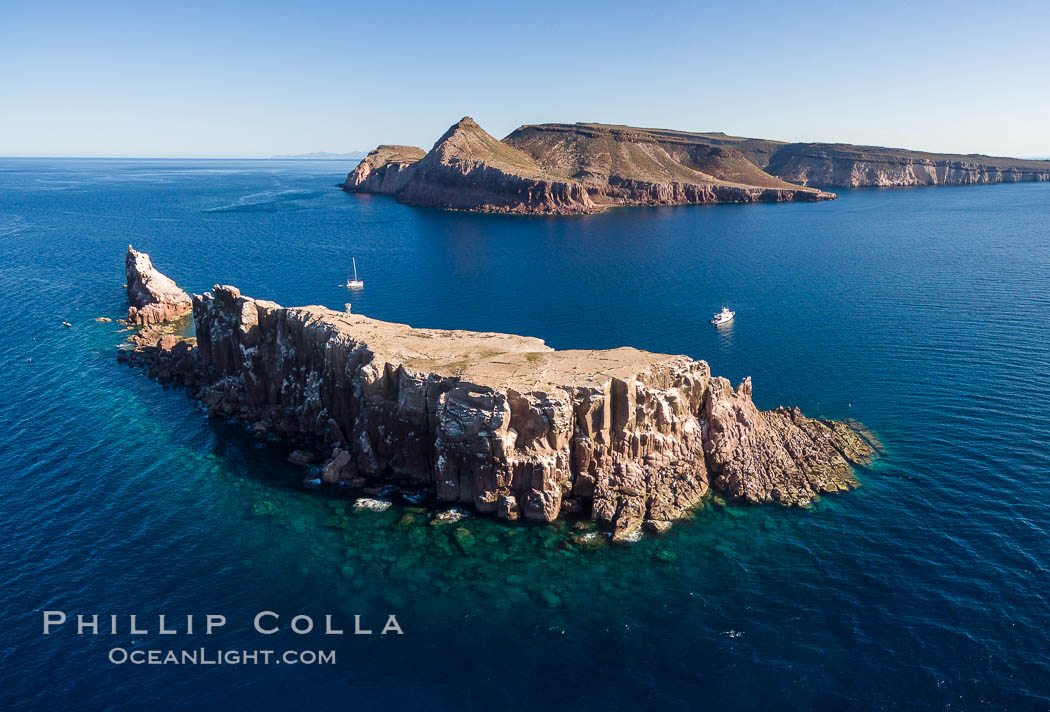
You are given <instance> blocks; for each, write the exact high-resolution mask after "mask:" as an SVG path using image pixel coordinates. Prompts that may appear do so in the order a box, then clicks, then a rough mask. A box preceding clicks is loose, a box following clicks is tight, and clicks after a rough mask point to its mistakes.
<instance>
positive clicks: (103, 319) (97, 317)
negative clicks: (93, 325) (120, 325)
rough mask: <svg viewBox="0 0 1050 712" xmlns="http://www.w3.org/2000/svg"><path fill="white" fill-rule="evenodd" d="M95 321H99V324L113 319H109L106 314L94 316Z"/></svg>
mask: <svg viewBox="0 0 1050 712" xmlns="http://www.w3.org/2000/svg"><path fill="white" fill-rule="evenodd" d="M95 321H97V322H99V323H100V324H104V323H106V322H110V321H113V320H112V319H110V318H109V317H108V316H96V317H95Z"/></svg>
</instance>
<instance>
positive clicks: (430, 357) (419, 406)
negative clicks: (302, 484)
mask: <svg viewBox="0 0 1050 712" xmlns="http://www.w3.org/2000/svg"><path fill="white" fill-rule="evenodd" d="M193 315H194V320H195V323H196V332H197V337H196V338H197V341H196V344H193V343H192V342H185V341H183V342H178V343H174V342H172V340H171V339H170V337H168V338H169V340H168V342H167V343H161V342H158V343H157V344H155V345H151V346H147V347H146V350H147V351H148V352H149V353H150V354H152V356H151V361H152V363H153V371H154V372H155V373H159V372H160V371H161V369H163V370H164V372H166V373H170V374H173V377H174V378H178V379H181V380H183V382H185V383H186V384H187V385H188V386H189V390H190V392H191V394H192V395H194V396H196V397H198V398H200V399H201V400H203V401H204V403H205V404H206V405H207V406H208V407H209V409H210V411H211V412H212V413H213V414H216V415H221V416H226V417H233V418H238V419H242V420H244V421H247V422H249V423H251V424H252V427H253V429H254V430H255V431H256V432H260V433H266V434H268V435H270V436H279V437H281V438H282V439H287V440H291V441H295V442H300V443H304V444H307V445H308V446H310V447H312V448H313V449H316V450H321V451H322V452H323V453H325V454H326V460H325V462H324V465H323V467H322V477H323V479H324V480H325V481H327V482H363V481H364V480H365V479H368V480H376V479H379V480H383V481H388V482H393V483H396V484H399V485H402V486H414V487H421V488H425V489H428V490H429V491H431V492H432V493H433V494H434V495H435V496H436V498H437V499H438V500H440V501H443V502H455V503H460V504H464V505H469V506H471V507H473V508H474V509H476V510H477V511H479V512H486V513H491V514H494V515H496V516H499V517H503V518H507V519H516V518H518V517H525V518H528V519H533V520H539V521H547V522H549V521H553V520H554V519H556V518H558V517H559V516H560V515H561V514H562V513H578V514H580V515H581V516H590V517H591V518H592V519H594V520H596V521H598V522H600V523H603V524H605V525H607V526H608V527H610V528H611V529H612V531H613V533H614V537H619V538H623V537H630V536H632V535H633V534H634V533H635V532H637V531H638V529H639V527H640V526H641V525H642V524H643V523H645V522H646V521H650V522H653V523H654V524H656V525H658V524H659V523H662V522H667V521H670V520H673V519H675V518H677V517H680V516H682V515H683V514H685V513H686V512H687V511H688V510H689V509H690V508H691V507H693V506H694V505H695V504H696V503H697V502H698V501H699V500H700V499H701V498H702V497H703V496H704V495H705V494H706V493H707V492H708V490H709V488H711V487H714V488H716V489H718V490H722V491H724V492H726V493H727V494H729V495H731V496H733V497H736V498H739V499H741V500H744V501H747V502H756V503H758V502H777V503H780V504H787V505H798V504H805V503H808V502H811V501H812V500H814V499H815V498H816V497H817V496H818V495H820V494H822V493H825V492H834V491H838V490H843V489H847V488H850V487H853V486H855V484H856V480H855V478H854V475H853V470H852V467H851V463H864V462H866V461H867V460H868V459H869V458H871V457H872V455H873V450H872V447H871V445H870V444H869V442H868V441H867V440H865V438H864V437H862V436H860V435H859V434H858V433H857V432H856V431H855V430H853V429H852V428H850V427H849V426H847V425H845V424H844V423H840V422H834V421H826V420H819V419H812V418H806V417H805V416H803V415H802V414H801V413H800V412H799V411H798V410H787V409H778V410H774V411H759V410H758V409H757V408H756V407H755V405H754V403H753V402H752V400H751V383H750V380H745V381H744V382H742V383H741V384H740V385H739V386H737V387H736V388H735V389H734V388H732V387H731V385H730V383H729V382H728V381H726V380H725V379H723V378H716V377H712V376H711V373H710V369H709V367H708V365H707V364H706V363H705V362H703V361H694V360H691V359H689V358H688V357H685V356H668V355H662V354H652V353H647V352H644V351H638V350H636V349H632V348H619V349H612V350H605V351H555V350H553V349H551V348H550V347H548V346H546V345H545V344H544V343H543V342H542V341H541V340H539V339H535V338H529V337H522V336H514V335H509V334H495V333H478V332H467V331H444V330H436V329H416V328H412V327H410V326H406V325H402V324H392V323H387V322H381V321H376V320H374V319H369V318H367V317H364V316H360V315H355V314H350V313H341V312H336V311H332V310H330V309H326V308H324V307H317V306H310V307H295V308H285V307H282V306H280V305H278V304H275V303H273V302H268V301H263V300H256V299H251V298H249V297H246V296H243V295H241V294H240V292H239V291H238V290H237V289H235V288H234V287H228V286H218V285H217V286H216V287H215V288H214V289H213V291H212V292H210V293H205V294H204V295H201V296H195V297H194V300H193ZM167 354H171V356H170V358H169V357H168V355H167Z"/></svg>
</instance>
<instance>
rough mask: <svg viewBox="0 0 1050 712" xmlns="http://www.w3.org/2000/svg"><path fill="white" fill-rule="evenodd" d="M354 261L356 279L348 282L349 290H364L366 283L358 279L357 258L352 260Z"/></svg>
mask: <svg viewBox="0 0 1050 712" xmlns="http://www.w3.org/2000/svg"><path fill="white" fill-rule="evenodd" d="M351 259H352V260H353V261H354V278H353V279H348V280H346V288H347V289H363V288H364V286H365V283H364V282H363V281H361V280H360V279H358V278H357V258H356V257H352V258H351Z"/></svg>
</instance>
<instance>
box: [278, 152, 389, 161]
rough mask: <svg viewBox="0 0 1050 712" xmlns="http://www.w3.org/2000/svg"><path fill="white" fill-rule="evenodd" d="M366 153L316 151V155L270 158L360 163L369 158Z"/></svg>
mask: <svg viewBox="0 0 1050 712" xmlns="http://www.w3.org/2000/svg"><path fill="white" fill-rule="evenodd" d="M367 155H368V153H367V152H365V151H351V152H350V153H329V152H328V151H316V152H314V153H296V154H294V155H290V156H270V158H286V159H295V160H309V161H360V160H361V159H362V158H364V157H365V156H367Z"/></svg>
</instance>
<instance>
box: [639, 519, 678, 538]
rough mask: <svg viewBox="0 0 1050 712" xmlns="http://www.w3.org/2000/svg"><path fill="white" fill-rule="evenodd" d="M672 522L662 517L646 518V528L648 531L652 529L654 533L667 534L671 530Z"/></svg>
mask: <svg viewBox="0 0 1050 712" xmlns="http://www.w3.org/2000/svg"><path fill="white" fill-rule="evenodd" d="M671 526H672V524H671V522H666V521H664V520H662V519H646V520H645V528H646V530H647V531H651V532H652V533H653V534H666V533H667V532H669V531H671Z"/></svg>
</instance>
